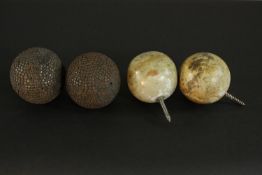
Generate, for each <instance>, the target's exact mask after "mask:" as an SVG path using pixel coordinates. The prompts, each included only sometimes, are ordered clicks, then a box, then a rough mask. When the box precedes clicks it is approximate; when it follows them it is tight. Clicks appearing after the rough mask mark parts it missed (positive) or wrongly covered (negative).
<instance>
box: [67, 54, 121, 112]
mask: <svg viewBox="0 0 262 175" xmlns="http://www.w3.org/2000/svg"><path fill="white" fill-rule="evenodd" d="M66 89H67V92H68V94H69V96H70V97H71V99H72V100H73V101H74V102H75V103H77V104H78V105H79V106H81V107H84V108H89V109H96V108H102V107H105V106H107V105H109V104H110V103H111V102H112V101H113V100H114V98H115V97H116V95H117V93H118V92H119V89H120V73H119V70H118V67H117V65H116V64H115V63H114V62H113V60H112V59H110V58H109V57H108V56H106V55H104V54H102V53H98V52H90V53H85V54H82V55H80V56H78V57H76V58H75V59H74V60H73V61H72V62H71V64H70V65H69V68H68V71H67V75H66Z"/></svg>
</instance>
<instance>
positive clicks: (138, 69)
mask: <svg viewBox="0 0 262 175" xmlns="http://www.w3.org/2000/svg"><path fill="white" fill-rule="evenodd" d="M127 74H128V75H127V79H128V87H129V89H130V91H131V93H132V94H133V95H134V96H135V97H136V98H137V99H139V100H141V101H143V102H147V103H155V102H158V99H159V98H160V97H162V98H163V99H166V98H168V97H169V96H171V95H172V94H173V92H174V91H175V89H176V86H177V70H176V66H175V63H174V62H173V61H172V60H171V59H170V58H169V57H168V56H167V55H166V54H164V53H161V52H157V51H149V52H144V53H141V54H139V55H138V56H136V57H135V58H134V59H133V60H132V61H131V62H130V64H129V67H128V73H127Z"/></svg>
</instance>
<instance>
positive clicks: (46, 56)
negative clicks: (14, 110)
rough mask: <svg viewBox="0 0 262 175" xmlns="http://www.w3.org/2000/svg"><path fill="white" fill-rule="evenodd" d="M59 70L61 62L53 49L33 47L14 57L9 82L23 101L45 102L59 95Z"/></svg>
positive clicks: (60, 69)
mask: <svg viewBox="0 0 262 175" xmlns="http://www.w3.org/2000/svg"><path fill="white" fill-rule="evenodd" d="M61 72H62V62H61V60H60V58H59V57H58V56H57V55H56V54H55V53H54V52H53V51H51V50H48V49H46V48H38V47H34V48H29V49H27V50H25V51H23V52H21V53H20V54H19V55H18V56H17V57H16V58H15V59H14V61H13V63H12V65H11V69H10V82H11V85H12V88H13V90H14V91H15V92H16V93H17V94H18V95H19V96H20V97H21V98H22V99H24V100H25V101H27V102H30V103H33V104H45V103H48V102H51V101H52V100H54V99H55V98H56V97H57V96H58V95H59V93H60V89H61V76H62V75H61Z"/></svg>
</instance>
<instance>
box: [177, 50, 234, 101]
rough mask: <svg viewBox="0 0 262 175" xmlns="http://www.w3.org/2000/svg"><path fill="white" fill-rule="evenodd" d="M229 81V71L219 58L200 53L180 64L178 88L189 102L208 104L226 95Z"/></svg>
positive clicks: (210, 54)
mask: <svg viewBox="0 0 262 175" xmlns="http://www.w3.org/2000/svg"><path fill="white" fill-rule="evenodd" d="M230 79H231V76H230V71H229V69H228V67H227V65H226V63H225V62H224V61H223V60H222V59H221V58H220V57H219V56H217V55H215V54H212V53H207V52H200V53H196V54H193V55H191V56H190V57H188V58H187V59H186V60H185V61H184V63H183V64H182V67H181V71H180V82H179V86H180V89H181V91H182V93H183V94H184V95H185V96H186V97H187V98H188V99H189V100H191V101H193V102H195V103H199V104H208V103H214V102H216V101H218V100H219V99H221V98H222V97H223V96H224V95H225V94H226V92H227V90H228V88H229V85H230Z"/></svg>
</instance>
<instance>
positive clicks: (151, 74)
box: [146, 69, 158, 76]
mask: <svg viewBox="0 0 262 175" xmlns="http://www.w3.org/2000/svg"><path fill="white" fill-rule="evenodd" d="M146 75H147V76H156V75H158V72H157V70H155V69H153V70H150V71H148V72H147V74H146Z"/></svg>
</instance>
